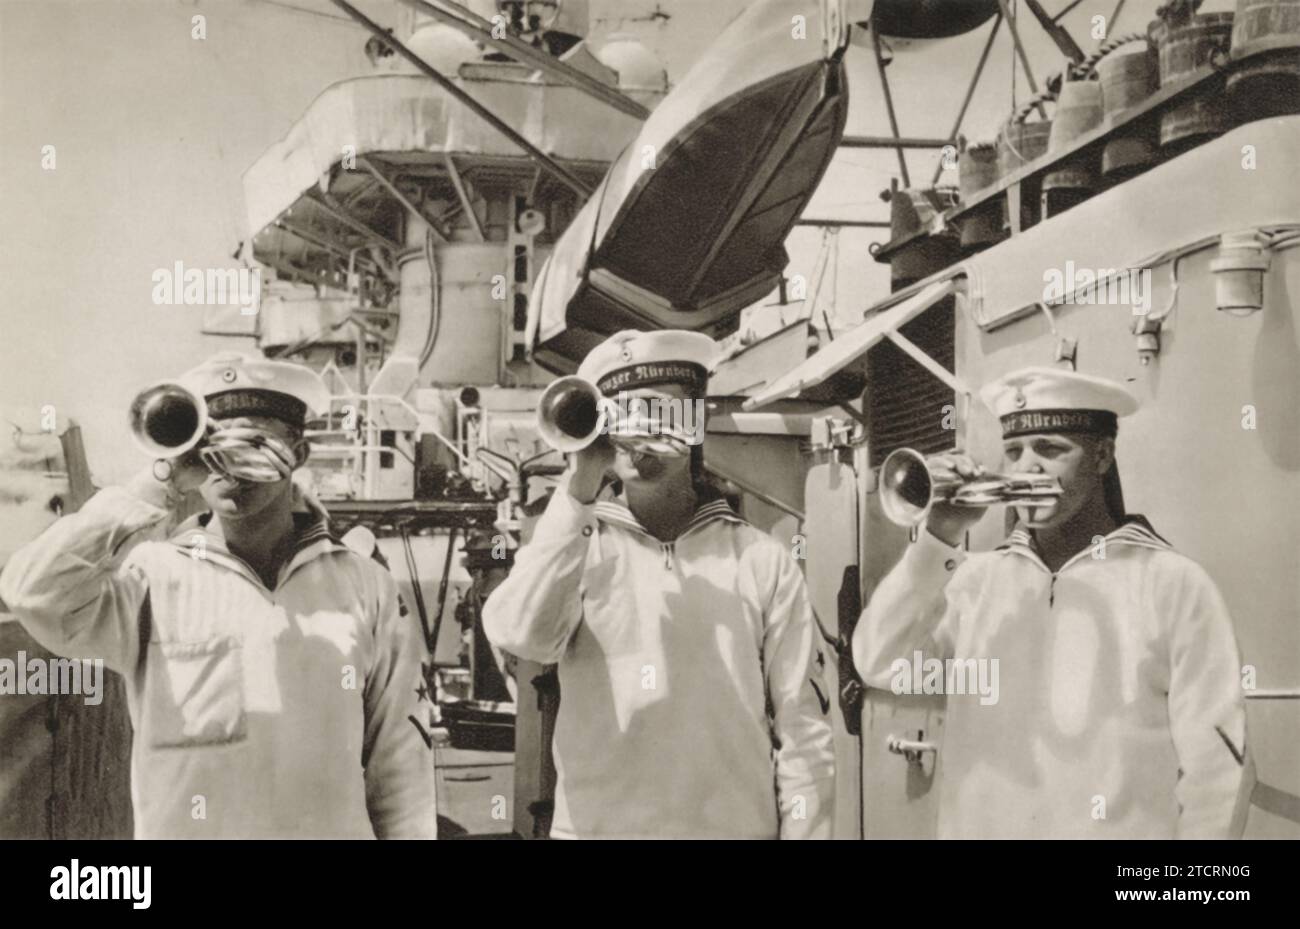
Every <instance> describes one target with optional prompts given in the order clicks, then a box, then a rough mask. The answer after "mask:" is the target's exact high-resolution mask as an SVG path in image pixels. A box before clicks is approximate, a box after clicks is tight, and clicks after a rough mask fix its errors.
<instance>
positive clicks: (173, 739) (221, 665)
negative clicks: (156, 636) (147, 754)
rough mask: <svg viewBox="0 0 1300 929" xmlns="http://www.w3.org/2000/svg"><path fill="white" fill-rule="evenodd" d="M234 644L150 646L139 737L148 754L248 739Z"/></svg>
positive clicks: (222, 640)
mask: <svg viewBox="0 0 1300 929" xmlns="http://www.w3.org/2000/svg"><path fill="white" fill-rule="evenodd" d="M241 654H242V653H241V650H240V647H239V643H238V642H237V641H235V640H233V639H230V638H218V639H212V640H209V641H205V642H151V643H150V644H149V656H148V658H147V662H146V666H145V687H144V695H143V701H142V702H143V706H142V707H141V714H142V719H141V730H142V732H141V734H142V735H143V736H144V737H145V739H146V740H147V742H148V744H149V745H150V747H152V748H187V747H190V746H198V745H223V744H228V743H232V742H239V741H242V740H243V739H244V738H245V737H246V736H247V730H246V722H245V715H244V672H243V662H242V657H241Z"/></svg>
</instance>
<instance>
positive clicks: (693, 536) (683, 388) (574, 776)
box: [483, 331, 834, 838]
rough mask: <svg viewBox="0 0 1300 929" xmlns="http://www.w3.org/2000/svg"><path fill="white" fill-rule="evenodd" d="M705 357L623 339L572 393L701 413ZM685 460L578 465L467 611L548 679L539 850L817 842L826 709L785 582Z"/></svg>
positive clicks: (825, 811) (696, 459) (586, 454)
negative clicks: (690, 842) (500, 578)
mask: <svg viewBox="0 0 1300 929" xmlns="http://www.w3.org/2000/svg"><path fill="white" fill-rule="evenodd" d="M715 352H716V345H715V343H714V342H713V340H711V339H709V338H708V337H707V336H704V335H700V334H698V333H691V332H680V331H667V332H656V333H638V332H631V331H629V332H622V333H618V334H617V335H614V336H612V337H610V338H609V339H608V340H607V341H606V342H604V343H602V344H601V345H599V346H597V347H596V348H595V349H593V350H592V352H591V353H590V354H589V355H588V356H587V358H586V359H585V360H584V362H583V364H582V366H581V368H580V369H579V372H578V373H579V375H580V376H582V377H584V378H586V379H587V380H589V381H591V382H593V383H595V384H596V385H597V386H598V387H599V388H600V389H601V391H602V392H603V393H604V394H605V395H606V396H607V397H611V398H613V397H615V396H617V395H618V394H620V393H622V394H623V396H624V397H630V396H636V397H643V398H650V397H657V398H663V399H674V400H680V401H687V402H695V401H698V402H699V403H700V406H701V407H702V406H703V401H704V397H705V389H706V382H707V368H708V365H709V364H710V363H711V361H712V359H713V356H714V355H715ZM702 426H703V423H702V422H700V423H698V427H699V428H698V431H697V435H696V438H697V439H701V440H702V438H703V429H702ZM692 446H693V447H692V449H691V454H690V455H689V456H682V457H676V458H673V457H664V456H659V455H655V454H644V453H642V452H639V451H637V450H636V449H635V448H631V449H630V448H629V447H628V446H626V445H624V444H619V445H618V448H617V451H616V450H615V447H614V446H613V445H611V443H610V442H609V439H608V437H604V438H603V439H602V440H599V441H597V443H595V444H594V445H592V446H589V447H588V448H586V449H584V450H583V451H581V452H578V453H576V454H575V455H574V456H573V458H572V460H571V462H570V467H569V470H568V473H567V475H566V478H565V480H564V481H563V483H562V484H561V486H560V487H559V488H558V489H557V490H556V492H555V494H554V496H553V497H552V498H551V501H550V503H549V504H548V506H547V509H546V512H545V514H544V515H543V516H542V518H541V519H540V520H539V521H538V524H537V526H536V529H535V531H534V533H533V536H532V538H531V540H530V541H529V542H528V544H526V545H525V546H524V547H523V548H521V549H520V551H519V553H518V556H517V559H516V562H515V565H514V567H513V569H512V570H511V572H510V575H509V577H508V578H507V579H506V580H505V582H503V583H502V584H501V586H499V587H498V588H497V589H496V590H495V591H494V592H493V593H492V596H491V597H490V598H489V599H488V602H487V604H486V605H485V607H484V610H483V624H484V628H485V629H486V631H487V635H488V638H489V639H490V640H491V641H492V642H493V643H494V644H496V645H497V646H499V647H500V648H502V649H504V650H505V651H507V652H510V653H512V654H514V655H518V656H520V657H522V658H526V659H530V660H532V661H539V662H543V663H558V665H559V677H560V710H559V717H558V719H557V722H556V728H555V740H554V757H555V766H556V771H557V776H558V781H557V785H556V796H555V816H554V821H553V824H552V828H551V835H552V836H553V837H559V838H588V837H592V838H723V837H732V838H737V837H738V838H778V837H780V838H813V837H829V835H830V830H831V824H832V821H833V816H832V812H833V811H832V803H833V797H834V755H833V750H832V736H831V727H830V721H829V716H828V712H829V708H830V703H829V700H830V699H831V693H832V691H831V690H830V687H829V685H828V684H827V682H826V677H825V655H824V653H823V651H822V650H821V648H820V641H819V635H818V631H817V627H816V622H815V620H814V618H813V615H812V610H811V607H810V605H809V601H808V597H807V593H806V589H805V585H804V580H803V575H802V574H801V573H800V571H799V567H798V565H797V564H796V563H795V560H794V558H793V557H792V555H791V553H790V551H788V550H787V549H786V548H785V547H784V546H783V545H781V544H780V543H779V542H778V541H776V540H775V539H773V538H772V537H771V536H769V535H767V534H766V533H764V532H762V531H760V530H758V529H756V528H754V527H753V526H751V525H749V524H748V523H746V522H745V521H744V520H743V519H741V518H740V517H739V516H737V515H736V514H735V513H734V512H732V510H731V509H730V507H728V505H727V503H726V502H725V500H723V499H721V497H720V495H718V494H717V493H716V492H713V493H710V492H709V490H708V489H707V488H706V487H705V486H704V485H703V484H701V483H700V480H699V479H700V478H701V476H702V474H701V471H702V458H701V455H700V453H701V448H702V446H700V445H698V444H695V443H692ZM610 475H612V476H614V477H616V478H617V479H618V481H619V482H620V483H621V486H622V491H621V493H620V494H619V495H617V496H613V495H610V494H609V493H605V494H602V493H601V491H602V487H603V485H604V484H605V482H606V478H607V476H610ZM598 497H599V499H598Z"/></svg>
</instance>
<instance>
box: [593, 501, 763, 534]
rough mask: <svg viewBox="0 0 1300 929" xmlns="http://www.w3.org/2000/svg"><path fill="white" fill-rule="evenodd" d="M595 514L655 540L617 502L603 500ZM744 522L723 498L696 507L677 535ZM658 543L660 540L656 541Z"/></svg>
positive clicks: (629, 511)
mask: <svg viewBox="0 0 1300 929" xmlns="http://www.w3.org/2000/svg"><path fill="white" fill-rule="evenodd" d="M594 512H595V515H596V518H597V519H599V520H600V521H601V522H603V523H608V524H610V525H613V526H621V527H622V528H624V529H630V530H632V531H633V532H639V533H641V534H642V535H647V536H650V537H651V538H654V534H653V533H651V532H650V530H648V529H646V527H645V526H643V525H641V521H640V520H639V519H637V518H636V516H635V515H633V513H632V511H631V510H630V509H628V508H627V506H625V505H624V504H623V503H620V502H619V501H617V500H601V501H599V502H597V503H596V508H595V510H594ZM744 521H745V520H743V519H741V518H740V517H739V516H738V515H736V512H735V511H734V510H733V509H732V508H731V507H730V506H728V505H727V501H726V500H723V499H721V498H718V499H714V500H709V501H706V502H704V503H701V504H699V505H697V506H696V508H695V514H694V515H693V516H691V520H690V522H688V523H687V524H686V526H685V528H683V529H682V531H681V532H679V533H678V534H677V538H678V539H680V538H682V536H684V535H686V534H687V533H688V532H693V531H695V530H696V529H699V528H700V527H701V526H705V525H708V524H709V523H714V522H730V523H743V522H744ZM656 541H658V540H657V539H656ZM674 541H676V540H674ZM663 544H667V543H663Z"/></svg>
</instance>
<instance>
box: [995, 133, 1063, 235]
mask: <svg viewBox="0 0 1300 929" xmlns="http://www.w3.org/2000/svg"><path fill="white" fill-rule="evenodd" d="M1051 132H1052V122H1051V120H1043V121H1041V122H1034V123H1021V122H1015V121H1012V122H1008V123H1005V124H1004V125H1003V126H1002V131H1001V132H999V133H998V174H999V175H1000V176H1002V177H1006V176H1007V175H1008V174H1011V173H1012V172H1014V171H1016V170H1018V169H1019V168H1021V167H1022V166H1023V165H1027V164H1029V162H1031V161H1036V160H1038V159H1039V158H1041V157H1042V156H1043V155H1044V154H1046V153H1047V141H1048V138H1049V137H1050V136H1051ZM1024 210H1025V207H1024V205H1023V204H1022V206H1021V211H1022V221H1023V216H1024ZM1001 225H1002V228H1003V229H1004V230H1006V229H1010V228H1011V216H1010V213H1009V211H1008V210H1007V205H1006V202H1005V201H1003V204H1002V223H1001Z"/></svg>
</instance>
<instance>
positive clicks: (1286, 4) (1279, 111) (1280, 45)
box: [1228, 0, 1300, 122]
mask: <svg viewBox="0 0 1300 929" xmlns="http://www.w3.org/2000/svg"><path fill="white" fill-rule="evenodd" d="M1232 61H1233V71H1232V74H1231V75H1230V76H1229V77H1228V98H1229V105H1230V106H1232V108H1233V109H1234V110H1235V112H1236V114H1237V117H1238V119H1240V120H1241V121H1242V122H1247V121H1250V120H1255V119H1267V118H1269V117H1272V116H1287V115H1290V114H1292V113H1298V112H1300V0H1237V13H1236V16H1235V18H1234V19H1233V22H1232Z"/></svg>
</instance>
